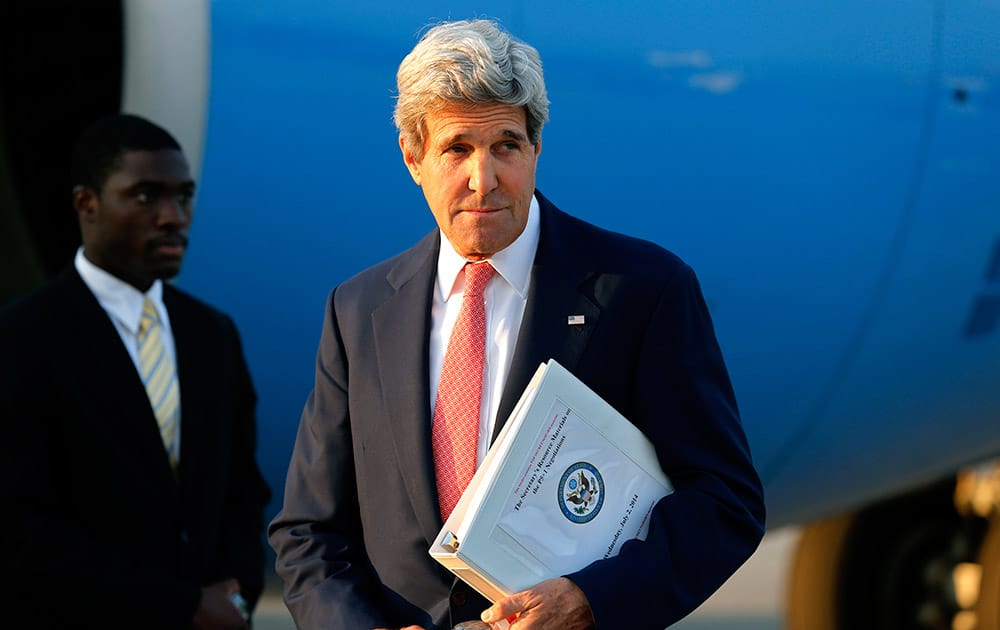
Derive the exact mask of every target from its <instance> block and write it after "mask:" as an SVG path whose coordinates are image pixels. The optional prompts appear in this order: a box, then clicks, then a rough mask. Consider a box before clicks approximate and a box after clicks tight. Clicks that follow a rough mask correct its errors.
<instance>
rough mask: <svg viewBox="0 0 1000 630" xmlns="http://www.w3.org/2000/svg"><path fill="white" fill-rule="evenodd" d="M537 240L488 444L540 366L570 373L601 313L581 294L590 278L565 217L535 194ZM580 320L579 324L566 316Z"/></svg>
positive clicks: (574, 367) (494, 437) (598, 308)
mask: <svg viewBox="0 0 1000 630" xmlns="http://www.w3.org/2000/svg"><path fill="white" fill-rule="evenodd" d="M538 199H539V206H540V209H541V236H540V238H539V242H538V251H537V253H536V254H535V262H534V264H533V265H532V269H531V286H530V288H529V290H528V299H527V303H526V304H525V307H524V317H523V319H522V320H521V329H520V331H519V332H518V336H517V347H516V349H515V351H514V357H513V359H512V360H511V367H510V376H509V377H508V378H507V383H506V384H505V385H504V391H503V395H502V396H501V398H500V407H499V410H498V411H497V421H496V423H495V426H494V431H493V439H496V436H497V435H498V434H499V432H500V429H501V428H502V427H503V424H504V422H506V420H507V417H508V416H509V415H510V413H511V411H513V409H514V405H515V404H517V401H518V399H519V398H520V397H521V393H522V392H523V391H524V388H525V387H526V386H527V384H528V382H529V381H530V380H531V377H532V376H533V375H534V374H535V370H537V369H538V365H539V364H540V363H541V362H543V361H548V360H549V359H555V360H556V361H558V362H559V363H560V364H562V365H563V366H564V367H565V368H566V369H568V370H570V371H571V372H573V371H575V369H576V366H577V363H578V362H579V359H580V355H581V354H582V353H583V350H584V348H586V346H587V341H588V340H589V339H590V333H591V331H592V330H593V329H594V326H596V324H597V320H598V318H599V317H600V314H601V310H600V307H598V306H597V305H596V304H595V303H594V302H593V301H592V300H591V299H590V298H589V297H588V296H587V295H586V294H585V293H584V292H583V291H582V287H583V285H584V284H585V283H586V282H587V281H588V280H590V279H591V276H592V273H591V272H590V271H588V269H587V267H586V259H585V258H584V257H582V256H580V255H579V254H577V253H576V250H575V249H574V245H573V243H571V242H567V241H572V240H573V238H572V236H569V235H567V233H566V232H567V231H566V229H565V227H566V223H567V217H566V215H564V214H562V212H560V211H559V210H558V209H556V207H555V206H554V205H552V203H551V202H549V201H548V200H547V199H545V198H544V197H542V196H541V194H538ZM580 315H582V316H583V323H582V324H575V323H574V324H570V323H569V317H571V316H580Z"/></svg>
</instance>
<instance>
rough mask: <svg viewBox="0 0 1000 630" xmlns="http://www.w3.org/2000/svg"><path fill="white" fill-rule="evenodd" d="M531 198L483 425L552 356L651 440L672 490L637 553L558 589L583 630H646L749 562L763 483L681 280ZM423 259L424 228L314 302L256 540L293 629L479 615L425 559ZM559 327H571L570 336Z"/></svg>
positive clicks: (699, 302)
mask: <svg viewBox="0 0 1000 630" xmlns="http://www.w3.org/2000/svg"><path fill="white" fill-rule="evenodd" d="M538 198H539V201H540V206H541V238H540V242H539V246H538V251H537V254H536V256H535V261H534V265H533V268H532V272H531V273H532V276H531V287H530V292H529V295H528V299H527V304H526V307H525V313H524V319H523V322H522V325H521V330H520V332H519V335H518V340H517V347H516V349H515V352H514V356H513V360H512V367H511V373H510V376H509V378H508V381H507V383H506V385H505V389H504V393H503V396H502V399H501V404H500V410H499V414H498V422H497V430H499V428H500V425H502V421H503V420H504V419H506V418H507V416H508V415H509V413H510V411H511V410H512V408H513V406H514V404H515V403H516V402H517V399H518V398H519V396H520V394H521V392H522V390H523V389H524V387H525V386H526V385H527V383H528V381H529V380H530V378H531V376H532V375H533V373H534V371H535V369H536V368H537V367H538V365H539V363H541V362H542V361H545V360H548V359H550V358H554V359H556V361H558V362H559V363H561V364H562V365H564V366H566V367H567V368H568V369H570V370H571V371H572V372H573V373H575V374H576V375H577V376H578V377H579V378H580V379H582V380H583V381H584V382H586V383H587V384H588V385H589V386H590V387H591V388H592V389H594V390H595V391H596V392H597V393H598V394H600V395H601V396H602V397H604V399H605V400H607V401H608V402H609V403H611V404H612V405H613V406H614V407H615V408H617V409H618V411H620V412H621V413H622V414H623V415H624V416H625V417H626V418H628V419H629V420H630V421H632V422H633V423H634V424H635V425H636V426H637V427H639V429H641V430H642V431H643V433H644V434H645V435H646V436H647V437H649V439H650V440H651V441H652V442H653V444H654V445H655V447H656V451H657V455H658V457H659V460H660V463H661V466H662V467H663V469H664V471H665V472H666V473H667V475H669V476H670V478H671V480H672V482H673V484H674V486H675V489H676V490H675V492H674V493H673V494H672V495H670V496H668V497H666V498H664V499H663V500H661V501H660V502H659V503H658V504H657V505H656V507H655V509H654V513H653V516H652V519H651V525H650V530H649V535H648V536H647V538H646V540H645V541H631V542H629V543H626V544H625V545H623V547H622V549H621V552H620V554H619V555H617V556H616V557H613V558H609V559H607V560H599V561H596V562H594V563H593V564H591V565H590V566H588V567H585V568H583V569H581V570H580V571H578V572H576V573H573V574H571V575H569V576H568V577H570V578H571V579H572V580H573V581H574V582H575V583H576V584H577V585H579V586H580V588H581V589H582V590H583V592H584V593H585V594H586V596H587V598H588V600H589V601H590V605H591V608H592V610H593V612H594V616H595V619H596V621H597V626H598V627H599V628H630V629H635V628H656V629H662V628H664V627H665V626H667V625H669V624H671V623H673V622H674V621H676V620H677V619H679V618H681V617H682V616H684V615H686V614H687V613H688V612H690V611H691V610H693V609H694V608H695V607H696V606H697V605H699V604H700V603H701V602H702V601H703V600H704V599H705V598H707V597H708V596H709V595H710V594H711V593H712V592H713V591H715V590H716V589H717V588H718V587H719V586H720V585H721V584H722V582H723V581H725V580H726V579H727V578H728V577H729V575H730V574H731V573H732V572H733V571H734V570H735V569H736V568H738V567H739V566H740V565H741V564H742V563H743V562H744V561H745V560H746V558H747V557H749V555H750V554H751V553H752V552H753V551H754V549H756V547H757V545H758V543H759V541H760V539H761V537H762V535H763V531H764V505H763V500H762V490H761V485H760V481H759V479H758V476H757V474H756V472H755V470H754V468H753V465H752V462H751V457H750V452H749V448H748V445H747V441H746V438H745V436H744V433H743V430H742V427H741V424H740V420H739V415H738V411H737V406H736V401H735V399H734V396H733V391H732V387H731V385H730V381H729V377H728V374H727V372H726V368H725V365H724V362H723V358H722V354H721V352H720V349H719V346H718V344H717V342H716V339H715V334H714V331H713V328H712V323H711V319H710V317H709V313H708V311H707V309H706V306H705V303H704V300H703V298H702V294H701V291H700V289H699V287H698V283H697V280H696V279H695V275H694V273H693V272H692V271H691V269H690V268H689V267H688V266H687V265H685V264H684V263H683V262H682V261H681V260H680V259H678V258H677V257H676V256H674V255H673V254H671V253H669V252H667V251H666V250H664V249H662V248H660V247H658V246H656V245H654V244H652V243H649V242H647V241H642V240H638V239H634V238H629V237H626V236H622V235H620V234H615V233H612V232H608V231H606V230H602V229H599V228H597V227H594V226H592V225H590V224H587V223H585V222H583V221H580V220H578V219H575V218H573V217H571V216H569V215H567V214H565V213H563V212H561V211H560V210H558V209H557V208H556V207H555V206H554V205H553V204H552V203H551V202H549V201H548V200H546V199H545V198H544V197H542V196H541V195H538ZM439 247H440V238H439V235H438V232H437V230H435V231H433V232H432V233H430V234H429V235H427V236H426V237H425V238H424V239H423V240H421V241H420V242H419V243H417V244H416V245H415V246H414V247H412V248H411V249H409V250H407V251H405V252H403V253H402V254H400V255H398V256H396V257H394V258H392V259H390V260H387V261H385V262H382V263H380V264H378V265H376V266H374V267H372V268H370V269H368V270H366V271H364V272H362V273H361V274H359V275H357V276H355V277H353V278H351V279H350V280H348V281H346V282H344V283H343V284H342V285H340V286H339V287H337V288H336V289H335V290H334V291H333V292H332V294H331V297H330V300H329V303H328V307H327V313H326V319H325V322H324V325H323V333H322V338H321V341H320V346H319V352H318V359H317V368H316V382H315V388H314V390H313V392H312V393H311V395H310V397H309V399H308V402H307V404H306V407H305V410H304V412H303V415H302V419H301V424H300V427H299V433H298V437H297V440H296V444H295V450H294V453H293V456H292V460H291V465H290V466H289V471H288V477H287V481H286V487H285V498H284V507H283V509H282V511H281V513H280V514H279V515H278V516H277V517H276V518H275V520H274V521H273V522H272V523H271V527H270V532H271V544H272V546H273V547H274V549H275V550H276V551H277V553H278V558H277V569H278V572H279V574H281V575H282V576H283V577H284V579H285V581H286V593H285V596H286V601H287V603H288V605H289V608H290V609H291V611H292V613H293V615H294V617H295V619H296V621H297V622H298V624H299V627H301V628H321V627H337V628H365V629H368V628H373V627H377V626H388V627H394V626H395V627H399V626H404V625H407V624H418V625H423V626H424V627H444V628H450V625H449V624H452V623H455V622H458V621H461V620H467V619H478V616H479V613H480V612H481V610H482V609H483V608H485V607H486V605H487V602H485V600H482V598H479V597H478V595H474V593H470V592H469V589H468V588H467V587H465V586H464V585H462V584H460V583H456V581H455V580H454V579H453V577H452V576H451V574H449V573H448V572H447V571H446V570H444V569H443V568H441V567H440V566H438V565H437V563H436V562H435V561H434V560H433V559H431V558H430V557H429V555H428V553H427V550H428V547H429V546H430V544H431V542H432V541H433V540H434V538H435V536H436V535H437V533H438V531H439V530H440V528H441V525H442V523H441V518H440V516H439V514H438V508H437V499H436V496H437V494H436V490H435V485H434V469H433V463H432V456H431V440H430V426H431V410H430V405H429V400H430V394H429V384H428V383H429V380H430V378H429V374H428V369H429V368H428V333H429V330H430V325H431V320H430V305H431V300H432V290H433V285H434V282H435V277H436V271H437V254H438V249H439ZM570 315H584V318H585V324H584V325H582V326H568V325H567V317H568V316H570Z"/></svg>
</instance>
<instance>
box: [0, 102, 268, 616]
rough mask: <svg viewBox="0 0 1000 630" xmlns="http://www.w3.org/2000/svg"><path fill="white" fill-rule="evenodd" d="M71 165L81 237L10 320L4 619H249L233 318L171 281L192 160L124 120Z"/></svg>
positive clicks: (255, 494)
mask: <svg viewBox="0 0 1000 630" xmlns="http://www.w3.org/2000/svg"><path fill="white" fill-rule="evenodd" d="M73 175H74V181H75V182H77V185H76V186H75V188H74V189H73V203H74V206H75V208H76V211H77V213H78V216H79V221H80V228H81V233H82V237H83V246H82V247H81V248H80V250H79V251H78V252H77V255H76V258H75V260H74V263H73V264H72V265H71V266H70V267H69V268H68V269H66V271H65V272H63V273H62V274H61V275H59V276H58V277H56V278H54V279H53V280H52V281H51V282H49V283H48V284H47V285H45V286H43V287H42V288H40V289H39V290H37V291H36V292H34V293H32V294H30V295H28V296H26V297H25V298H23V299H21V300H19V301H18V302H16V303H14V304H12V305H10V306H9V307H7V308H6V309H4V311H3V313H2V315H0V348H2V349H3V351H2V352H0V427H2V429H0V504H2V505H3V509H4V516H3V518H2V519H0V532H2V536H0V537H2V539H3V540H4V541H5V542H6V551H5V553H4V561H3V562H2V563H0V567H2V569H0V571H2V577H3V579H2V587H0V610H2V615H3V619H4V622H5V623H9V624H10V626H11V627H18V628H69V627H90V626H94V627H100V628H246V627H248V621H247V619H246V611H244V612H243V613H241V611H240V606H243V607H244V608H250V609H252V607H253V606H254V604H255V603H256V601H257V598H258V596H259V595H260V592H261V590H262V586H263V585H262V581H263V562H264V560H263V540H262V533H263V525H264V522H263V510H264V506H265V505H266V503H267V501H268V498H269V490H268V488H267V486H266V484H265V483H264V481H263V479H262V477H261V475H260V472H259V470H258V467H257V463H256V460H255V454H254V451H255V442H256V428H255V419H254V408H255V404H256V395H255V393H254V389H253V385H252V383H251V379H250V374H249V372H248V369H247V365H246V362H245V360H244V357H243V352H242V348H241V343H240V338H239V335H238V333H237V330H236V327H235V326H234V324H233V322H232V321H231V320H230V319H229V317H227V316H226V315H225V314H223V313H221V312H219V311H217V310H215V309H214V308H212V307H210V306H208V305H206V304H204V303H202V302H200V301H198V300H196V299H195V298H193V297H191V296H190V295H187V294H186V293H183V292H182V291H179V290H177V289H176V288H173V287H171V286H170V285H168V284H166V283H165V282H163V281H164V280H165V279H167V278H171V277H173V276H175V275H176V274H177V273H178V271H179V270H180V266H181V261H182V259H183V256H184V252H185V249H186V246H187V234H188V228H189V226H190V223H191V218H192V203H191V202H192V195H193V193H194V182H193V181H192V179H191V176H190V174H189V170H188V165H187V161H186V160H185V158H184V155H183V153H182V152H181V149H180V146H179V145H178V144H177V142H176V140H174V138H173V137H171V136H170V134H169V133H167V132H166V131H164V130H163V129H162V128H160V127H158V126H156V125H154V124H153V123H151V122H149V121H147V120H145V119H142V118H139V117H136V116H130V115H114V116H111V117H108V118H104V119H102V120H100V121H98V122H96V123H95V124H94V125H92V126H91V127H90V128H89V129H88V130H86V131H85V132H84V133H83V134H82V135H81V137H80V139H79V142H78V144H77V148H76V150H75V154H74V158H73ZM147 368H148V369H147Z"/></svg>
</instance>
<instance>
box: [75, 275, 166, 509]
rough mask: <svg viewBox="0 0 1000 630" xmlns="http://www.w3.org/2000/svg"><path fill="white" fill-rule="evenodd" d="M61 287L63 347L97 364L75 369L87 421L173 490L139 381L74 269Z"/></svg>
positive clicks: (111, 326) (111, 327)
mask: <svg viewBox="0 0 1000 630" xmlns="http://www.w3.org/2000/svg"><path fill="white" fill-rule="evenodd" d="M69 275H70V277H69V278H68V282H67V285H66V292H67V296H68V298H69V299H68V303H69V305H70V306H69V309H68V310H70V311H71V312H72V313H71V315H70V316H69V317H68V318H67V319H68V320H69V321H70V322H72V323H71V324H70V325H69V326H68V327H67V333H68V335H69V337H68V339H70V340H71V341H70V342H69V343H68V344H67V347H74V346H75V347H77V348H78V349H79V351H80V355H79V356H80V357H82V358H83V359H84V360H85V361H94V360H95V359H96V360H97V361H99V365H98V366H97V367H96V369H95V368H94V366H93V365H92V366H90V368H89V369H80V370H78V371H77V380H76V382H77V387H79V388H80V389H81V391H83V392H85V395H82V396H81V400H91V401H92V405H91V409H92V410H94V412H93V413H92V414H82V415H83V416H84V417H86V416H89V418H88V419H87V421H89V422H93V423H95V424H96V425H98V426H103V428H104V429H105V431H106V436H107V437H106V439H109V440H113V441H114V442H115V443H117V444H124V445H128V447H127V448H125V449H122V451H123V452H128V453H129V455H130V456H134V459H135V465H136V466H137V467H138V468H139V469H142V470H146V471H147V472H148V473H149V475H150V477H151V478H152V479H154V480H156V481H157V485H158V486H160V487H161V488H163V489H165V491H166V492H174V491H176V484H175V483H174V481H173V476H172V474H171V472H170V464H169V460H168V458H167V454H166V450H165V449H164V448H163V441H162V438H161V437H160V431H159V426H158V425H157V422H156V417H155V416H154V415H153V410H152V408H151V407H150V404H149V398H148V396H147V395H146V389H145V387H144V386H143V384H142V380H141V379H140V378H139V374H138V372H137V371H136V369H135V365H134V364H133V363H132V360H131V358H130V357H129V354H128V351H127V350H126V349H125V346H124V345H123V343H122V340H121V337H120V336H119V334H118V331H117V330H116V329H115V327H114V324H113V323H112V322H111V320H110V318H109V317H108V314H107V312H105V310H104V308H103V307H102V306H101V305H100V303H99V302H98V301H97V298H96V297H94V294H93V293H91V292H90V289H89V288H87V285H86V284H85V283H84V282H83V279H82V278H80V276H79V275H78V274H77V273H76V271H75V270H73V271H71V272H70V274H69Z"/></svg>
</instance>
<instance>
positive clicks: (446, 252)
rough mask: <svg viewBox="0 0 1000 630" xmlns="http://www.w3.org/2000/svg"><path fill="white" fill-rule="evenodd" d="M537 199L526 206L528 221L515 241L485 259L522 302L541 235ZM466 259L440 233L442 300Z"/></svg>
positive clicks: (439, 263)
mask: <svg viewBox="0 0 1000 630" xmlns="http://www.w3.org/2000/svg"><path fill="white" fill-rule="evenodd" d="M539 212H540V211H539V209H538V200H537V199H536V198H535V197H534V196H532V197H531V203H530V204H529V205H528V221H527V223H525V226H524V231H523V232H521V234H520V235H519V236H518V237H517V238H516V239H514V242H513V243H511V244H510V245H508V246H507V247H505V248H504V249H502V250H500V251H499V252H497V253H495V254H493V256H491V257H490V258H487V260H488V261H489V263H490V264H491V265H493V268H494V269H496V272H497V274H498V275H500V276H501V277H502V278H503V279H504V280H505V281H506V282H507V284H509V285H510V287H511V288H512V289H513V290H514V291H515V292H516V293H517V294H518V296H520V297H521V299H525V298H526V297H527V292H528V279H529V277H530V273H531V265H532V263H533V262H534V260H535V251H536V250H537V249H538V237H539V234H540V233H541V228H540V219H539ZM467 262H469V261H467V260H466V259H464V258H462V257H461V256H459V255H458V252H456V251H455V248H454V247H452V245H451V241H449V240H448V237H447V236H445V234H444V232H443V231H442V232H441V250H440V252H438V273H437V276H438V281H437V285H438V291H440V292H441V297H442V298H443V299H445V300H447V299H448V296H449V295H451V292H452V291H453V290H454V289H455V282H456V281H457V280H458V274H459V272H460V271H462V267H464V266H465V263H467Z"/></svg>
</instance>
